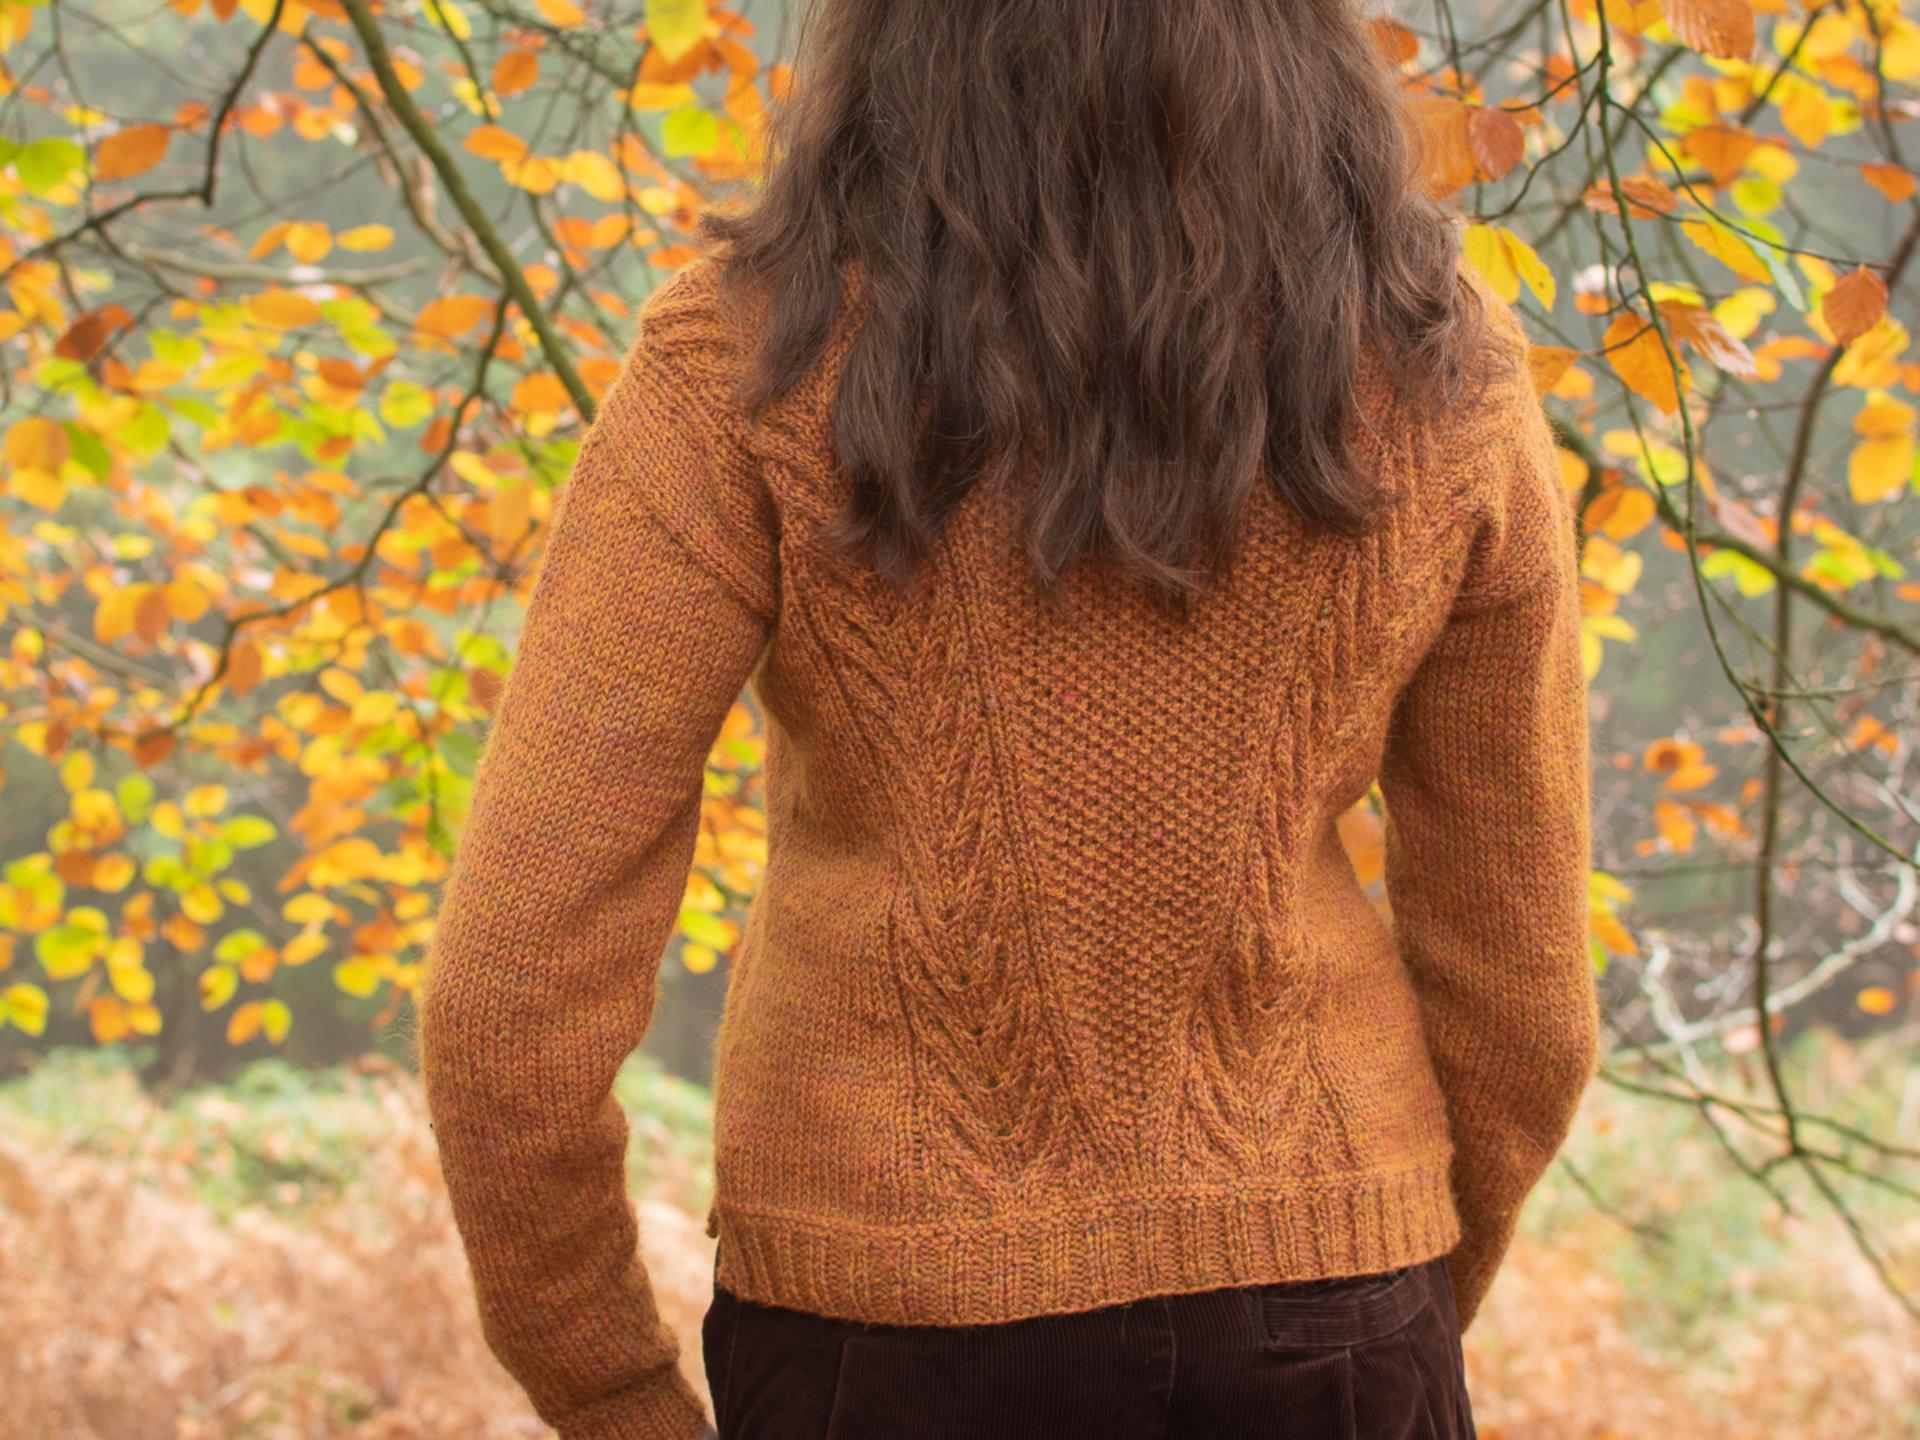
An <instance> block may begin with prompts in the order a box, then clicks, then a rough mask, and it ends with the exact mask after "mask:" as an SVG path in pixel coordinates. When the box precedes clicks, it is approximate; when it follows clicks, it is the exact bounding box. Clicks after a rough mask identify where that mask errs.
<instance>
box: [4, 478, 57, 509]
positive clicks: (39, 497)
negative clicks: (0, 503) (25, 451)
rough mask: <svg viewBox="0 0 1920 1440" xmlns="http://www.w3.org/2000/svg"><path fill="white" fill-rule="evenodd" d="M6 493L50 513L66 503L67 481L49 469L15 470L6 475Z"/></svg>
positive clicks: (24, 503)
mask: <svg viewBox="0 0 1920 1440" xmlns="http://www.w3.org/2000/svg"><path fill="white" fill-rule="evenodd" d="M7 494H8V495H10V496H12V497H13V498H14V499H15V500H18V501H19V502H20V503H21V504H23V505H31V506H33V507H34V508H35V509H36V510H44V511H46V512H47V513H48V514H49V515H51V514H53V513H54V512H56V511H57V510H59V508H60V507H61V506H62V505H64V504H66V503H67V482H66V481H64V480H62V479H61V478H60V477H59V476H58V475H55V474H54V473H52V472H51V471H49V470H15V471H14V472H13V473H12V474H11V475H9V476H8V477H7Z"/></svg>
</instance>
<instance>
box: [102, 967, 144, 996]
mask: <svg viewBox="0 0 1920 1440" xmlns="http://www.w3.org/2000/svg"><path fill="white" fill-rule="evenodd" d="M107 979H108V980H109V981H110V982H111V983H112V985H113V990H114V993H115V994H116V995H118V996H119V997H120V998H121V999H122V1000H125V1001H126V1002H127V1003H128V1004H131V1005H144V1004H146V1002H147V1001H149V1000H151V999H152V998H153V972H152V971H151V970H148V969H147V968H146V967H145V966H141V965H110V966H108V967H107Z"/></svg>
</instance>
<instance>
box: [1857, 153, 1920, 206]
mask: <svg viewBox="0 0 1920 1440" xmlns="http://www.w3.org/2000/svg"><path fill="white" fill-rule="evenodd" d="M1860 175H1861V178H1862V179H1864V180H1865V181H1866V182H1867V183H1868V184H1869V185H1871V186H1873V188H1874V189H1876V190H1878V191H1879V192H1880V193H1881V194H1882V195H1884V196H1886V197H1887V200H1888V202H1889V203H1891V204H1894V205H1898V204H1899V203H1900V202H1901V201H1902V200H1906V199H1909V198H1910V197H1911V196H1912V195H1913V191H1914V180H1913V176H1912V175H1911V174H1909V173H1908V172H1907V171H1905V170H1902V169H1901V168H1900V167H1899V166H1898V165H1884V164H1878V163H1876V164H1872V165H1862V166H1861V167H1860Z"/></svg>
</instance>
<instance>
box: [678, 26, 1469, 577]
mask: <svg viewBox="0 0 1920 1440" xmlns="http://www.w3.org/2000/svg"><path fill="white" fill-rule="evenodd" d="M1407 116H1408V112H1407V109H1406V107H1405V105H1404V102H1403V100H1402V98H1401V92H1400V88H1399V85H1398V83H1397V82H1396V80H1395V78H1394V77H1393V75H1392V74H1391V73H1390V72H1389V70H1388V69H1387V67H1386V65H1385V63H1384V61H1383V60H1382V58H1381V56H1380V54H1379V53H1378V51H1377V49H1376V46H1375V44H1374V41H1373V39H1372V36H1371V35H1370V33H1369V30H1368V27H1367V24H1366V21H1365V20H1364V19H1363V18H1362V17H1361V15H1360V14H1359V12H1358V11H1357V9H1356V8H1355V3H1354V0H1182V3H1179V4H1174V3H1171V0H817V9H815V10H814V11H812V12H810V14H809V16H808V18H807V20H806V22H805V24H804V26H803V31H802V36H801V43H800V46H799V58H798V62H797V65H796V70H795V80H794V83H793V85H792V86H791V87H790V89H789V92H788V96H787V98H786V99H785V100H784V101H783V102H782V103H781V104H780V105H779V107H778V108H777V109H776V111H775V113H774V116H773V120H772V128H771V131H770V140H771V144H770V146H769V157H768V165H767V169H766V171H765V172H764V174H763V175H762V176H761V177H760V184H759V185H758V187H757V189H756V190H755V191H754V192H753V193H752V194H750V195H749V196H746V197H744V200H745V203H743V204H738V205H736V206H733V207H731V208H729V207H725V206H723V207H717V208H715V209H712V210H709V211H708V212H706V215H705V217H704V219H703V221H702V233H703V236H704V238H706V239H707V240H709V241H713V242H717V243H716V244H715V246H714V248H715V250H716V252H717V253H718V254H719V256H720V257H721V259H722V261H723V275H724V277H725V278H724V284H725V286H726V288H727V289H728V291H729V292H733V293H738V292H739V291H741V290H742V289H751V291H752V292H753V294H754V296H755V299H756V301H757V302H758V303H757V304H756V313H758V314H760V315H762V316H763V317H764V325H763V327H762V334H761V336H760V338H759V340H758V342H757V356H756V357H755V360H754V362H753V364H752V365H751V366H750V367H749V368H750V373H749V375H748V376H747V378H746V380H745V392H746V393H745V397H744V398H745V400H746V402H747V403H748V404H749V405H750V406H751V408H752V410H753V412H754V413H755V414H758V413H759V412H760V410H761V408H762V407H764V406H765V405H766V404H767V403H769V402H770V401H771V400H773V399H775V398H777V397H778V396H780V395H782V394H785V393H786V392H787V391H788V390H789V389H791V387H793V386H794V385H795V384H796V383H798V382H799V381H800V380H801V379H802V377H803V376H804V375H805V373H806V371H807V370H808V368H809V366H810V365H811V364H812V363H813V362H814V360H815V359H816V358H817V357H818V356H819V355H820V353H821V351H822V349H823V347H824V346H825V345H826V343H827V342H828V340H829V338H830V332H831V331H832V329H833V326H834V322H835V319H836V316H837V314H838V312H839V306H840V305H841V303H842V301H843V298H844V293H845V292H843V288H842V285H843V270H842V267H843V265H845V264H847V263H848V262H852V264H853V266H854V267H855V268H857V271H858V275H859V284H860V295H861V303H862V307H863V310H864V314H863V323H862V324H861V325H860V327H859V329H858V332H857V334H856V335H855V337H854V340H853V347H852V349H851V350H850V351H849V353H848V354H847V356H846V360H845V363H844V365H843V367H842V369H841V372H840V379H839V385H838V389H837V392H836V395H835V398H834V406H833V426H834V436H835V442H836V445H837V449H838V453H839V459H840V461H841V462H842V463H843V464H844V466H845V467H846V469H847V471H848V473H849V474H850V476H851V479H852V492H851V495H850V497H849V500H848V504H847V507H846V509H845V511H844V512H843V513H842V514H840V515H839V516H838V517H837V519H836V522H835V524H834V526H832V527H830V529H829V533H828V535H827V537H826V538H827V539H828V541H829V542H830V543H832V544H835V545H839V546H842V547H844V548H845V549H846V551H847V552H849V553H851V554H853V555H855V556H857V557H858V558H859V559H860V560H861V561H863V562H864V563H867V564H870V565H872V566H874V567H875V568H876V569H877V570H878V571H879V572H880V573H881V574H882V575H884V576H886V577H887V578H888V579H889V580H890V581H892V582H893V583H894V584H896V585H898V586H901V587H903V588H904V587H905V586H906V584H907V583H908V581H909V580H910V578H911V577H912V575H913V574H914V572H915V571H916V569H917V567H918V562H919V560H920V558H921V557H922V556H923V555H924V554H925V552H926V551H927V549H928V547H929V546H931V545H932V544H933V543H934V541H935V540H936V539H937V538H938V536H939V534H940V532H941V529H942V527H943V526H944V524H945V523H946V521H947V518H948V517H949V515H950V514H951V513H952V512H953V510H954V507H955V506H956V505H957V504H959V503H960V501H961V500H962V499H963V497H964V496H965V495H966V493H967V492H968V490H969V489H970V488H971V487H972V486H973V485H975V484H976V483H983V482H985V483H995V482H1001V481H1006V480H1008V479H1010V478H1011V477H1012V476H1014V475H1015V474H1018V475H1019V476H1020V477H1021V484H1022V488H1023V493H1024V495H1025V503H1026V506H1027V509H1026V516H1027V524H1026V525H1025V527H1024V531H1023V534H1024V544H1025V546H1026V548H1027V551H1028V554H1029V556H1030V558H1031V560H1032V563H1033V567H1034V571H1035V573H1036V575H1037V576H1038V578H1039V579H1040V581H1041V583H1042V585H1043V587H1044V588H1045V589H1046V590H1047V591H1048V592H1049V593H1054V592H1056V591H1057V588H1058V587H1057V584H1056V582H1057V580H1058V578H1059V577H1060V576H1061V574H1062V573H1063V572H1064V571H1065V570H1066V569H1067V567H1068V566H1069V565H1070V564H1071V563H1072V562H1073V561H1074V560H1075V558H1076V557H1077V556H1079V555H1081V554H1082V553H1088V554H1092V555H1095V556H1102V557H1109V558H1113V559H1117V560H1118V561H1119V562H1120V563H1122V564H1123V565H1124V566H1125V567H1127V568H1128V569H1129V570H1131V571H1133V572H1137V574H1138V575H1139V576H1141V577H1142V578H1144V579H1145V580H1147V581H1149V582H1151V583H1152V584H1153V585H1154V586H1155V587H1156V588H1158V589H1159V590H1161V591H1163V592H1166V593H1171V594H1174V595H1177V596H1184V597H1185V598H1187V599H1191V598H1192V597H1193V596H1194V595H1196V594H1198V593H1199V592H1201V591H1203V590H1204V589H1205V588H1206V585H1207V583H1208V581H1209V580H1210V578H1211V577H1212V575H1213V574H1215V573H1217V570H1218V568H1219V566H1220V565H1221V564H1223V563H1224V562H1225V560H1226V559H1227V557H1228V555H1229V553H1230V551H1231V549H1232V547H1233V541H1234V532H1235V523H1234V522H1235V518H1236V516H1237V515H1238V514H1239V513H1240V509H1241V506H1242V503H1243V502H1244V501H1245V500H1246V498H1247V496H1248V494H1249V492H1250V491H1251V489H1252V488H1253V487H1254V486H1255V485H1256V484H1258V483H1259V482H1260V480H1261V478H1262V477H1265V478H1266V479H1267V480H1269V481H1270V482H1271V483H1273V484H1275V485H1277V486H1278V487H1279V489H1280V491H1281V493H1282V495H1283V496H1284V497H1285V498H1286V499H1287V500H1289V501H1291V502H1292V503H1293V504H1294V505H1295V506H1297V507H1298V508H1299V510H1300V511H1301V512H1303V513H1304V514H1305V515H1306V516H1307V517H1309V518H1310V519H1311V520H1313V521H1316V522H1320V523H1324V524H1326V525H1330V526H1334V527H1337V528H1339V529H1341V530H1345V531H1357V530H1361V529H1364V528H1365V526H1366V525H1367V524H1368V523H1369V522H1370V521H1371V520H1372V519H1373V518H1374V517H1375V516H1376V515H1377V513H1378V511H1379V509H1380V506H1381V504H1382V502H1383V501H1384V499H1385V496H1384V494H1383V492H1382V491H1381V487H1380V483H1379V481H1378V480H1377V478H1376V477H1375V476H1373V475H1371V474H1369V473H1368V472H1367V471H1366V469H1365V467H1363V466H1361V465H1359V464H1357V463H1356V457H1355V453H1354V447H1353V443H1352V442H1353V435H1352V432H1351V428H1350V427H1351V424H1352V422H1353V420H1354V418H1355V412H1356V409H1357V405H1356V397H1355V388H1354V387H1355V380H1356V375H1357V373H1358V370H1359V367H1360V365H1361V364H1362V360H1363V353H1364V352H1365V350H1366V348H1367V346H1368V344H1369V342H1371V344H1372V345H1373V347H1374V353H1376V354H1377V355H1378V356H1379V357H1380V359H1381V361H1382V362H1383V363H1384V366H1385V370H1386V373H1387V374H1388V375H1389V376H1390V378H1391V381H1392V383H1393V384H1394V386H1395V387H1396V389H1398V390H1399V391H1400V393H1401V394H1403V395H1406V396H1409V397H1411V398H1412V399H1413V400H1414V401H1415V402H1416V403H1422V404H1427V405H1444V404H1446V403H1449V401H1450V400H1452V399H1453V398H1454V397H1455V396H1456V395H1457V393H1458V391H1459V389H1460V387H1461V385H1462V383H1463V381H1464V379H1465V377H1466V375H1467V372H1468V370H1469V369H1470V368H1471V363H1470V362H1471V357H1472V356H1473V355H1474V354H1475V353H1476V351H1477V349H1478V348H1479V344H1478V342H1479V338H1480V334H1481V327H1482V325H1483V324H1484V316H1483V314H1482V312H1481V309H1480V306H1479V305H1478V303H1477V297H1476V296H1475V294H1474V292H1473V288H1472V286H1471V285H1470V284H1468V283H1467V282H1466V281H1465V280H1464V278H1463V277H1462V275H1461V273H1460V269H1459V262H1458V253H1459V246H1458V241H1457V237H1456V235H1455V233H1454V231H1453V228H1452V223H1451V222H1450V220H1449V219H1448V217H1447V216H1446V214H1445V213H1444V212H1443V211H1442V210H1441V209H1440V208H1439V207H1438V206H1437V205H1436V204H1435V203H1433V201H1432V200H1430V199H1429V198H1428V197H1427V195H1426V193H1425V191H1424V189H1423V187H1422V186H1421V185H1420V184H1419V183H1418V178H1417V175H1418V154H1417V142H1416V139H1415V135H1414V132H1413V128H1412V127H1411V126H1410V125H1409V123H1408V119H1407ZM759 305H764V306H765V307H766V308H764V309H760V308H759Z"/></svg>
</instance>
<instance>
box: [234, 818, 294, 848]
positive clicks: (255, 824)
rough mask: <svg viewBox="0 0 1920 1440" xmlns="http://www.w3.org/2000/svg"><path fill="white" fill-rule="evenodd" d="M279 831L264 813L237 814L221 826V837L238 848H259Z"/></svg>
mask: <svg viewBox="0 0 1920 1440" xmlns="http://www.w3.org/2000/svg"><path fill="white" fill-rule="evenodd" d="M279 833H280V831H279V830H278V829H277V828H275V826H274V823H273V822H272V821H271V820H269V819H267V818H266V817H265V816H264V815H236V816H234V817H233V818H232V819H231V820H229V821H227V823H226V824H224V825H222V826H221V827H220V838H221V839H223V840H225V841H226V842H227V843H228V844H229V845H231V846H233V847H234V848H235V849H236V850H253V849H257V848H258V847H259V846H262V845H265V844H266V843H267V842H268V841H270V840H272V839H273V838H274V837H275V836H276V835H278V834H279Z"/></svg>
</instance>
